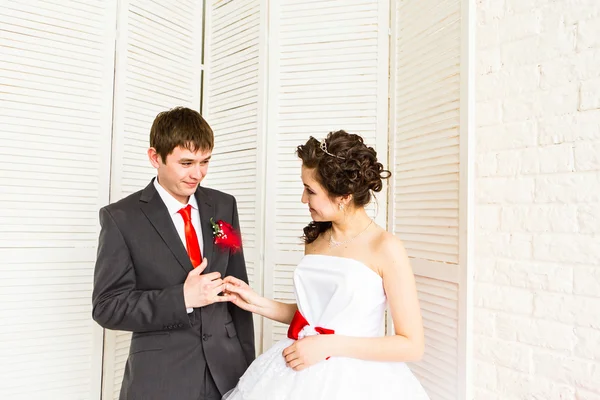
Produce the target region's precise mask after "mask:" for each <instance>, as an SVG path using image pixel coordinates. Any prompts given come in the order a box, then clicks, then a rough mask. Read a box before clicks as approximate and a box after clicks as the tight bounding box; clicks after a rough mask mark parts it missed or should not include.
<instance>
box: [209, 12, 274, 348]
mask: <svg viewBox="0 0 600 400" xmlns="http://www.w3.org/2000/svg"><path fill="white" fill-rule="evenodd" d="M261 3H263V2H261V1H260V0H239V1H231V2H223V1H211V2H210V3H208V8H207V18H206V20H207V28H206V32H207V39H208V40H207V41H206V43H207V45H206V49H205V54H206V58H207V60H209V62H208V63H207V71H206V72H207V73H206V76H205V80H204V82H205V85H204V97H203V105H202V111H203V115H204V117H205V118H206V120H207V121H208V123H209V124H210V125H211V127H212V128H213V131H214V133H215V149H214V151H213V157H212V160H211V166H210V168H209V174H208V175H207V178H206V180H205V184H206V185H207V186H209V187H212V188H214V189H218V190H222V191H224V192H226V193H229V194H232V195H234V196H235V197H236V200H237V205H238V211H239V217H240V229H241V231H242V241H243V248H244V257H245V260H246V267H247V270H248V278H249V280H250V285H251V286H252V287H253V288H254V290H256V291H257V292H259V293H261V292H262V274H261V270H262V268H261V267H262V263H261V249H262V243H263V238H262V232H263V229H262V225H263V224H262V218H263V217H262V216H263V206H264V203H263V200H262V198H263V196H262V192H263V187H264V182H263V181H262V180H261V179H260V176H262V175H264V172H263V171H264V160H263V158H264V157H262V156H263V155H264V127H263V120H264V104H265V97H264V89H263V88H264V87H265V69H264V56H265V53H264V49H265V46H264V40H265V35H266V27H265V26H264V23H263V24H261V21H262V20H263V19H264V18H265V15H266V13H265V8H264V5H261ZM263 22H264V21H263ZM261 43H263V44H262V45H261ZM254 322H255V330H256V338H257V347H259V346H260V336H261V320H260V318H258V317H255V318H254Z"/></svg>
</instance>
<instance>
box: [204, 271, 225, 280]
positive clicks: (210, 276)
mask: <svg viewBox="0 0 600 400" xmlns="http://www.w3.org/2000/svg"><path fill="white" fill-rule="evenodd" d="M202 277H203V278H204V279H207V280H209V281H214V280H215V279H220V278H221V273H220V272H217V271H215V272H211V273H210V274H206V275H202Z"/></svg>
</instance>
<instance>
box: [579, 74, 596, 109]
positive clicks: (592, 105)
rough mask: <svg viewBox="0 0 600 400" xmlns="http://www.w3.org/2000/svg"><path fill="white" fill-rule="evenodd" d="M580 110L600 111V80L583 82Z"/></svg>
mask: <svg viewBox="0 0 600 400" xmlns="http://www.w3.org/2000/svg"><path fill="white" fill-rule="evenodd" d="M579 97H580V102H579V109H580V110H582V111H586V110H595V109H600V79H595V80H591V81H585V82H581V93H580V95H579Z"/></svg>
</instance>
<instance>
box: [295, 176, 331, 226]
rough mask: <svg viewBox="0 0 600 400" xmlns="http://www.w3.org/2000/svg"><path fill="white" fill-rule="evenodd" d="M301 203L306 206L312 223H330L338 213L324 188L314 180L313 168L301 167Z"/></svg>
mask: <svg viewBox="0 0 600 400" xmlns="http://www.w3.org/2000/svg"><path fill="white" fill-rule="evenodd" d="M302 183H304V191H303V192H302V203H303V204H306V205H308V209H309V211H310V216H311V217H312V219H313V221H316V222H320V221H332V220H334V219H335V217H336V216H337V214H338V213H339V207H338V206H337V204H336V203H335V202H334V201H332V200H331V199H330V198H329V195H328V193H327V191H326V190H325V188H324V187H323V186H321V184H320V183H319V182H318V181H317V180H316V178H315V170H314V168H306V167H305V166H302Z"/></svg>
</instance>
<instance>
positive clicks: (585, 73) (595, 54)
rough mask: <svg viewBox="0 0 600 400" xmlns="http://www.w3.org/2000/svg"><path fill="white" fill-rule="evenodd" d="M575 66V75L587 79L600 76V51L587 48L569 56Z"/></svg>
mask: <svg viewBox="0 0 600 400" xmlns="http://www.w3.org/2000/svg"><path fill="white" fill-rule="evenodd" d="M568 59H569V60H572V61H571V62H572V64H573V65H574V68H575V77H576V78H577V79H578V80H580V81H587V80H590V79H594V78H597V77H600V51H598V50H585V51H582V52H581V53H578V54H575V55H573V56H572V57H569V58H568Z"/></svg>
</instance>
